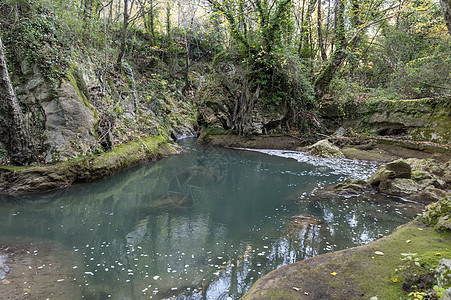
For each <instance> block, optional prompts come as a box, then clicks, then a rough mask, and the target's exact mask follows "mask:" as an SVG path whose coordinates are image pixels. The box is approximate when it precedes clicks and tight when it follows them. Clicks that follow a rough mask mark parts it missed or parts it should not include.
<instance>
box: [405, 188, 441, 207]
mask: <svg viewBox="0 0 451 300" xmlns="http://www.w3.org/2000/svg"><path fill="white" fill-rule="evenodd" d="M445 196H446V192H445V191H444V190H441V189H438V188H435V187H434V186H432V185H429V186H427V187H426V188H425V189H423V190H422V191H420V192H419V193H418V194H417V195H415V196H414V197H412V198H413V199H414V200H416V201H418V202H422V203H433V202H437V201H439V200H441V199H443V198H444V197H445Z"/></svg>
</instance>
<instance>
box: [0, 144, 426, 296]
mask: <svg viewBox="0 0 451 300" xmlns="http://www.w3.org/2000/svg"><path fill="white" fill-rule="evenodd" d="M180 144H181V145H182V146H183V147H184V148H185V149H186V150H187V152H186V153H185V154H182V155H178V156H174V157H170V158H167V159H163V160H161V161H158V162H155V163H150V164H148V165H144V166H138V167H134V168H132V169H129V170H126V171H124V172H121V173H120V174H117V175H115V176H113V177H110V178H107V179H104V180H100V181H96V182H93V183H89V184H82V185H77V186H73V187H71V188H68V189H64V190H60V191H56V192H52V193H48V194H44V195H37V196H36V195H34V196H27V197H3V198H0V230H1V231H0V254H2V253H3V254H2V255H0V260H1V259H2V257H3V260H4V262H5V264H6V265H8V266H9V269H10V270H9V273H7V274H6V277H5V278H6V279H7V280H8V281H6V282H5V281H3V285H2V284H1V282H0V298H1V299H22V298H27V299H47V298H49V299H81V298H84V299H149V298H151V299H238V298H239V297H240V296H242V295H243V294H244V293H245V292H246V291H247V290H248V289H249V288H250V286H251V285H252V284H253V283H254V282H255V281H256V280H257V279H258V278H260V277H262V276H263V275H265V274H267V273H268V272H270V271H271V270H273V269H276V268H278V267H280V266H283V265H286V264H289V263H292V262H295V261H299V260H302V259H304V258H309V257H312V256H315V255H318V254H321V253H326V252H330V251H335V250H339V249H344V248H348V247H353V246H357V245H361V244H365V243H368V242H370V241H372V240H374V239H376V238H378V237H381V236H383V235H386V234H388V233H390V232H391V231H393V229H394V228H396V227H397V226H399V225H401V224H403V223H406V222H408V221H409V220H411V219H413V218H414V217H415V216H416V214H417V213H418V212H419V211H421V209H422V207H420V206H419V205H417V204H415V203H409V202H404V201H402V200H397V199H388V198H379V199H374V198H369V197H363V196H355V197H336V196H335V197H319V196H317V195H316V194H317V192H318V191H319V190H320V189H321V188H322V187H324V186H325V185H327V184H330V183H337V182H339V181H341V180H343V179H344V178H346V177H353V178H363V179H365V178H367V177H368V176H369V175H370V174H371V173H372V172H374V170H375V168H376V165H375V164H373V163H369V162H353V161H349V160H337V159H319V158H312V157H307V156H305V155H304V154H302V153H299V152H291V151H277V150H261V151H244V150H230V149H218V148H211V147H204V146H200V145H197V144H196V140H195V139H185V140H182V141H181V142H180ZM298 214H303V215H313V216H316V217H319V218H321V219H323V220H324V223H323V224H322V225H319V226H304V227H303V226H300V227H299V226H298V227H296V229H293V227H290V219H291V217H292V216H294V215H298ZM290 228H291V229H290ZM2 295H3V296H2ZM2 297H4V298H2Z"/></svg>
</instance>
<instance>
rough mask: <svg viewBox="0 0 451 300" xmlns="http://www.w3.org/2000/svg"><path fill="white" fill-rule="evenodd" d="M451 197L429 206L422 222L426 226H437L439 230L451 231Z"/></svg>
mask: <svg viewBox="0 0 451 300" xmlns="http://www.w3.org/2000/svg"><path fill="white" fill-rule="evenodd" d="M450 216H451V195H449V194H448V195H447V196H446V197H445V198H444V199H442V200H440V201H437V202H435V203H433V204H431V205H428V206H427V207H426V209H425V211H424V213H423V216H422V220H423V222H424V223H425V224H427V225H430V226H435V229H437V230H448V231H450V230H451V219H450Z"/></svg>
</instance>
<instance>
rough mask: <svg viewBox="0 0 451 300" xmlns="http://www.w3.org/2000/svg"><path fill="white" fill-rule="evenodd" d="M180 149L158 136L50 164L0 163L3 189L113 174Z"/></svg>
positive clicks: (35, 188)
mask: <svg viewBox="0 0 451 300" xmlns="http://www.w3.org/2000/svg"><path fill="white" fill-rule="evenodd" d="M180 151H181V149H180V147H179V146H177V145H176V144H173V143H170V142H169V141H168V140H167V139H165V138H163V137H160V136H157V137H152V138H145V139H140V140H137V141H133V142H129V143H126V144H121V145H120V146H118V147H115V148H113V149H112V150H111V151H110V152H106V153H102V154H99V155H93V156H86V157H82V158H78V159H75V160H71V161H67V162H61V163H57V164H55V165H50V166H34V167H11V166H5V167H0V192H1V193H7V194H18V193H34V192H44V191H49V190H53V189H57V188H62V187H66V186H69V185H71V184H72V183H75V182H86V181H91V180H96V179H99V178H103V177H106V176H110V175H112V174H114V173H117V172H118V171H120V170H123V169H125V168H127V167H130V166H133V165H136V164H139V163H142V162H146V161H152V160H156V159H158V158H161V157H163V156H168V155H171V154H176V153H179V152H180Z"/></svg>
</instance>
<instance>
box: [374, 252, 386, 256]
mask: <svg viewBox="0 0 451 300" xmlns="http://www.w3.org/2000/svg"><path fill="white" fill-rule="evenodd" d="M374 254H376V255H380V256H383V255H384V252H381V251H376V252H374Z"/></svg>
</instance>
